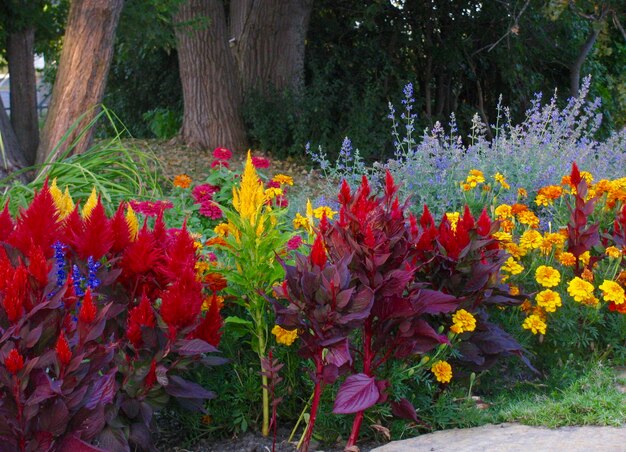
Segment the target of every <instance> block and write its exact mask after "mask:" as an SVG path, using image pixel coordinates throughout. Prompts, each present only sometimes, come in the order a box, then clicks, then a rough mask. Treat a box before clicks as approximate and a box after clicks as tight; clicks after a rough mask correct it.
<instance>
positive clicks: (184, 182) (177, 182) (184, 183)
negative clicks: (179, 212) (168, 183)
mask: <svg viewBox="0 0 626 452" xmlns="http://www.w3.org/2000/svg"><path fill="white" fill-rule="evenodd" d="M173 184H174V187H178V188H189V187H190V186H191V177H189V176H188V175H186V174H179V175H177V176H176V177H174V181H173Z"/></svg>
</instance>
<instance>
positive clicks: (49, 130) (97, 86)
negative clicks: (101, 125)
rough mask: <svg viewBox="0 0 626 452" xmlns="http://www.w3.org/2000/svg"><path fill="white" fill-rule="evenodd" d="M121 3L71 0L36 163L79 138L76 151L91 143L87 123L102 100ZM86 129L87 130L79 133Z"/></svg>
mask: <svg viewBox="0 0 626 452" xmlns="http://www.w3.org/2000/svg"><path fill="white" fill-rule="evenodd" d="M123 4H124V1H123V0H72V2H71V4H70V12H69V16H68V21H67V27H66V31H65V36H64V38H63V50H62V52H61V60H60V62H59V71H58V74H57V78H56V81H55V83H54V88H53V90H52V101H51V102H50V107H49V109H48V116H47V119H46V124H45V126H44V129H43V132H42V135H41V142H40V144H39V150H38V152H37V163H43V162H44V161H46V160H47V159H51V160H54V159H56V158H58V157H59V155H61V154H62V153H63V152H65V151H66V150H67V149H68V147H69V146H70V145H71V144H72V143H73V142H74V141H75V140H77V139H78V140H77V143H76V145H75V147H74V148H73V149H72V151H71V152H72V154H80V153H83V152H85V151H86V150H87V149H88V148H89V145H90V143H91V138H92V132H93V128H91V129H90V130H87V131H84V130H83V129H84V128H85V127H86V126H87V124H89V122H90V121H91V120H93V118H94V117H95V115H96V114H97V107H98V104H99V103H100V102H102V96H103V95H104V88H105V85H106V79H107V75H108V73H109V68H110V66H111V59H112V57H113V43H114V38H115V29H116V28H117V23H118V20H119V17H120V12H121V11H122V7H123ZM81 115H82V117H81ZM77 121H79V122H77ZM72 127H74V129H73V131H72V132H71V133H69V134H68V136H67V137H65V138H64V135H65V134H66V133H67V132H68V130H69V129H70V128H72ZM82 132H86V133H84V134H83V136H82V137H80V138H79V136H80V135H81V133H82ZM62 139H63V142H62V143H61V144H60V145H59V143H60V142H61V141H62ZM57 145H59V146H58V147H57Z"/></svg>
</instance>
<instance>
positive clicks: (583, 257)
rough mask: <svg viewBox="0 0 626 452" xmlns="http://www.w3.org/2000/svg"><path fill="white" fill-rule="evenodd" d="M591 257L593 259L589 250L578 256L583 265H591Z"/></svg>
mask: <svg viewBox="0 0 626 452" xmlns="http://www.w3.org/2000/svg"><path fill="white" fill-rule="evenodd" d="M589 259H591V254H590V253H589V251H585V252H584V253H583V254H581V255H580V256H578V261H579V262H580V263H581V264H583V265H585V266H586V265H589Z"/></svg>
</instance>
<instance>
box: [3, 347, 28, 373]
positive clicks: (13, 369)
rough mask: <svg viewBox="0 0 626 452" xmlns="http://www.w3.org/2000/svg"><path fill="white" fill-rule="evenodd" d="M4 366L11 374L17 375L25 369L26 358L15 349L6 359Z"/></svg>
mask: <svg viewBox="0 0 626 452" xmlns="http://www.w3.org/2000/svg"><path fill="white" fill-rule="evenodd" d="M4 365H5V367H6V368H7V370H8V371H9V372H10V373H11V374H13V375H15V374H16V373H18V372H19V371H20V370H22V368H23V367H24V357H23V356H22V355H21V354H20V352H18V351H17V349H16V348H14V349H13V350H11V351H10V352H9V354H8V355H7V357H6V358H5V359H4Z"/></svg>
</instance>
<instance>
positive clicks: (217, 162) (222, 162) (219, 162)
mask: <svg viewBox="0 0 626 452" xmlns="http://www.w3.org/2000/svg"><path fill="white" fill-rule="evenodd" d="M218 166H219V167H222V166H223V167H224V168H230V165H229V164H228V162H227V161H226V160H213V163H211V168H216V167H218Z"/></svg>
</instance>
